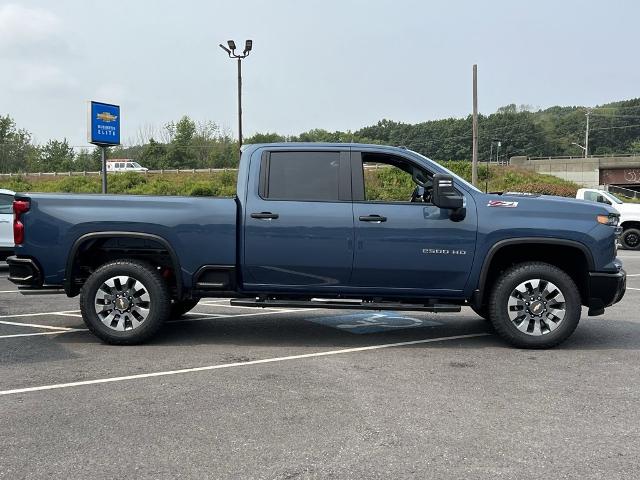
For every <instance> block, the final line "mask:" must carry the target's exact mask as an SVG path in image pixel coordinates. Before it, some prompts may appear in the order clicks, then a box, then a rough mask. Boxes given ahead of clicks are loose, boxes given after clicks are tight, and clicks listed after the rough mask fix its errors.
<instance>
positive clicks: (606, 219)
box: [596, 213, 620, 227]
mask: <svg viewBox="0 0 640 480" xmlns="http://www.w3.org/2000/svg"><path fill="white" fill-rule="evenodd" d="M596 220H598V223H601V224H603V225H610V226H612V227H617V226H618V221H619V220H620V216H619V215H616V214H615V213H610V214H609V215H598V216H597V217H596Z"/></svg>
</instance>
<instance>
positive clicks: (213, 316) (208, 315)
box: [167, 308, 318, 323]
mask: <svg viewBox="0 0 640 480" xmlns="http://www.w3.org/2000/svg"><path fill="white" fill-rule="evenodd" d="M303 310H305V311H307V312H310V311H313V310H318V309H317V308H305V309H299V308H298V309H296V310H278V311H276V312H256V313H239V314H238V315H219V314H217V313H197V312H193V314H194V315H204V316H203V317H197V318H180V319H178V320H170V321H169V322H167V323H178V322H198V321H201V320H212V319H213V320H217V319H220V318H236V317H255V316H258V315H275V314H276V313H291V312H301V311H303Z"/></svg>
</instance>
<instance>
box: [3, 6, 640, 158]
mask: <svg viewBox="0 0 640 480" xmlns="http://www.w3.org/2000/svg"><path fill="white" fill-rule="evenodd" d="M638 18H640V2H638V1H635V0H628V1H616V0H609V1H607V2H604V1H601V0H600V1H592V0H582V1H572V0H554V1H547V0H535V1H528V0H509V1H498V0H496V1H492V0H485V1H477V0H475V1H456V0H449V1H438V2H434V1H427V0H423V1H412V0H393V1H387V0H375V1H374V0H370V1H358V0H342V1H337V0H323V1H315V0H306V1H302V0H300V1H293V0H271V1H260V0H251V1H236V2H230V1H227V2H221V1H218V0H209V1H205V0H180V1H177V0H174V1H165V0H154V1H152V0H144V1H143V0H108V1H107V0H98V1H95V0H55V1H53V0H49V1H43V0H40V1H35V0H34V1H30V0H23V1H8V2H7V1H0V115H4V114H9V115H11V116H12V117H13V118H14V119H15V120H16V122H17V124H18V126H19V127H21V128H26V129H27V130H29V131H30V132H32V134H33V136H34V139H35V140H36V142H39V143H44V142H46V141H47V140H48V139H50V138H55V139H62V138H67V139H68V140H69V141H70V143H71V144H72V145H74V146H83V145H87V140H86V138H87V135H86V128H87V127H86V123H87V101H88V100H97V101H103V102H108V103H116V104H119V105H121V120H122V138H123V143H126V144H132V143H136V141H137V139H138V138H139V136H140V135H139V134H140V133H141V132H147V133H148V132H158V131H159V130H160V129H161V127H162V125H164V124H165V123H167V122H169V121H171V120H178V119H179V118H180V117H182V116H183V115H188V116H190V117H191V118H193V119H194V120H197V121H205V120H210V121H214V122H216V123H217V124H218V125H220V126H221V127H222V128H224V129H227V130H229V131H230V132H231V133H232V134H233V135H236V134H237V127H236V125H237V104H236V102H237V96H236V95H237V94H236V65H235V64H234V62H233V61H232V60H230V59H229V58H228V57H227V56H226V54H225V52H223V51H222V50H221V49H220V48H219V47H218V44H219V43H221V42H222V43H226V40H228V39H234V40H235V41H236V43H237V44H238V45H244V40H245V39H247V38H251V39H252V40H253V51H252V52H251V54H250V56H249V57H248V58H247V59H246V60H245V61H244V62H243V116H244V122H243V130H244V135H245V136H249V135H251V134H253V133H256V132H278V133H281V134H297V133H300V132H303V131H306V130H309V129H311V128H323V129H327V130H331V131H333V130H357V129H359V128H361V127H364V126H368V125H373V124H375V123H377V122H378V121H379V120H381V119H383V118H386V119H391V120H396V121H401V122H407V123H416V122H422V121H426V120H433V119H439V118H446V117H461V116H466V115H468V114H470V113H471V108H472V65H473V64H474V63H476V64H478V96H479V109H480V112H481V113H486V114H488V113H492V112H494V111H495V110H496V109H497V108H498V107H500V106H503V105H507V104H510V103H516V104H527V105H531V106H533V107H534V108H546V107H549V106H552V105H586V106H593V105H597V104H602V103H606V102H609V101H615V100H621V99H628V98H635V97H640V62H639V61H638V55H639V53H638V46H639V45H640V40H639V39H638V37H637V32H638V24H637V22H638Z"/></svg>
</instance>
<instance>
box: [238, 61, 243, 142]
mask: <svg viewBox="0 0 640 480" xmlns="http://www.w3.org/2000/svg"><path fill="white" fill-rule="evenodd" d="M238 147H242V59H241V58H238Z"/></svg>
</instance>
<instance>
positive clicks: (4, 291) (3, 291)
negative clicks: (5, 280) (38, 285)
mask: <svg viewBox="0 0 640 480" xmlns="http://www.w3.org/2000/svg"><path fill="white" fill-rule="evenodd" d="M0 293H20V290H0Z"/></svg>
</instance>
